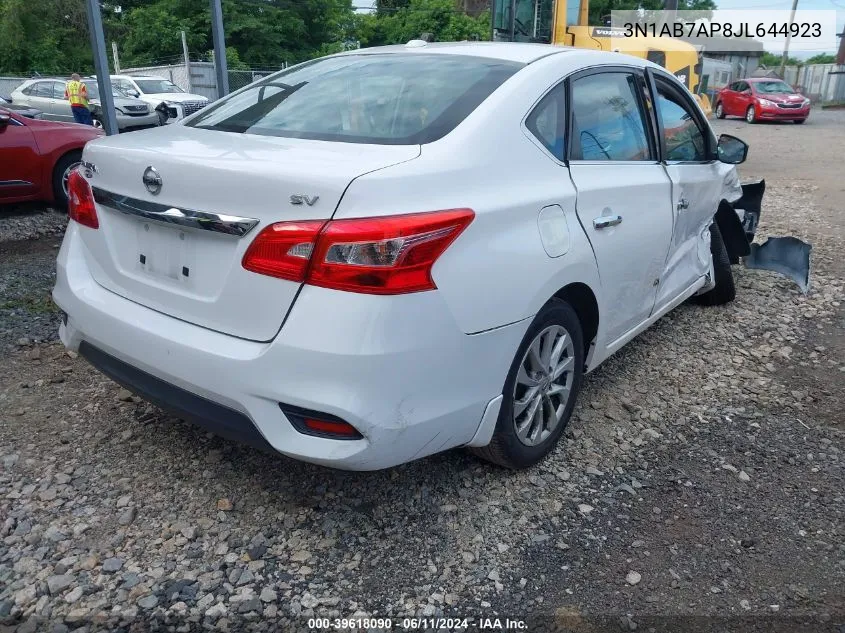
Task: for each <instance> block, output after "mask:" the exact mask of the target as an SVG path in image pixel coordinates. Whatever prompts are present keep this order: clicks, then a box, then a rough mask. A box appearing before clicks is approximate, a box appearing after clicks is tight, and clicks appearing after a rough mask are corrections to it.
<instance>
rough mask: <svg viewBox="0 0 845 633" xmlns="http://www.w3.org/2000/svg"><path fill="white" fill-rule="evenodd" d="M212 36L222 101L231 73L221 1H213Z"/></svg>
mask: <svg viewBox="0 0 845 633" xmlns="http://www.w3.org/2000/svg"><path fill="white" fill-rule="evenodd" d="M89 1H90V0H89ZM211 36H212V37H213V38H214V71H215V73H216V75H217V98H218V99H220V98H222V97H225V96H226V95H227V94H229V72H228V69H227V68H226V36H225V35H224V32H223V8H222V7H221V6H220V0H211Z"/></svg>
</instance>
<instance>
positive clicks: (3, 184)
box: [0, 180, 32, 187]
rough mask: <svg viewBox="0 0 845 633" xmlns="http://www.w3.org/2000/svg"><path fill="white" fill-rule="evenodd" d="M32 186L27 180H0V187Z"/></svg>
mask: <svg viewBox="0 0 845 633" xmlns="http://www.w3.org/2000/svg"><path fill="white" fill-rule="evenodd" d="M22 185H24V186H32V183H31V182H29V181H28V180H0V187H20V186H22Z"/></svg>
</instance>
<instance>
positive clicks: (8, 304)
mask: <svg viewBox="0 0 845 633" xmlns="http://www.w3.org/2000/svg"><path fill="white" fill-rule="evenodd" d="M0 310H26V311H27V312H32V313H35V314H54V313H56V312H59V307H58V306H57V305H56V304H55V303H53V299H51V298H50V296H49V295H48V296H46V297H24V298H22V299H12V300H10V301H4V302H3V303H0Z"/></svg>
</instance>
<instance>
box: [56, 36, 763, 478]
mask: <svg viewBox="0 0 845 633" xmlns="http://www.w3.org/2000/svg"><path fill="white" fill-rule="evenodd" d="M653 117H654V118H653ZM747 149H748V148H747V146H746V145H745V144H744V143H743V142H742V141H740V140H739V139H736V138H734V137H730V136H727V135H723V136H722V137H721V138H720V139H718V140H717V138H716V136H715V134H714V133H713V131H712V130H711V128H710V126H709V125H708V123H707V120H706V119H705V117H704V114H703V112H702V111H701V109H700V108H699V106H698V105H697V104H696V102H695V100H694V98H693V95H691V94H690V92H689V91H688V90H687V88H686V87H685V86H684V84H683V83H681V82H680V81H679V80H678V79H677V78H676V77H674V76H673V75H671V74H670V73H668V72H667V71H666V70H665V69H663V68H661V67H660V66H658V65H657V64H653V63H650V62H647V61H645V60H642V59H639V58H636V57H633V56H630V55H621V54H615V53H605V52H599V51H591V50H584V49H566V48H557V47H550V46H547V45H542V44H513V43H483V44H481V43H467V42H464V43H458V44H448V43H444V44H440V45H437V44H426V43H425V42H419V41H417V42H412V43H411V44H410V45H408V46H404V47H403V46H397V47H385V48H371V49H366V50H360V51H354V52H351V53H346V54H340V55H336V56H331V57H326V58H323V59H320V60H315V61H313V62H311V63H309V64H305V65H302V66H296V67H294V68H292V69H288V70H286V71H283V72H280V73H277V74H274V75H271V76H270V77H267V78H266V79H263V80H261V81H259V82H257V83H254V84H252V85H251V86H250V87H248V88H246V89H245V90H242V91H239V92H237V93H234V94H232V95H230V96H228V97H225V98H223V99H221V100H220V101H217V102H216V103H215V104H213V105H211V106H209V107H208V108H207V109H206V110H204V111H202V112H198V113H197V114H195V115H194V116H192V117H191V118H190V119H189V120H188V121H186V122H185V123H184V124H183V125H179V126H176V127H175V129H164V128H159V129H156V130H151V131H150V132H148V133H145V134H143V135H131V134H130V135H126V136H120V137H108V138H106V139H102V140H99V141H97V142H96V143H92V144H91V145H89V146H88V147H87V148H86V150H85V153H84V158H85V161H86V163H85V164H86V169H84V170H80V171H76V172H73V174H72V175H71V184H70V189H71V192H72V201H73V202H72V204H71V206H70V217H71V220H72V221H71V222H70V224H69V226H68V230H67V232H66V233H65V237H64V241H63V243H62V247H61V251H60V253H59V257H58V269H57V280H56V286H55V289H54V291H53V297H54V300H55V302H56V304H57V305H58V306H59V307H60V308H61V309H62V310H63V311H64V312H65V318H64V319H63V322H62V325H61V327H60V336H61V339H62V341H63V342H64V344H65V345H66V346H68V347H69V348H70V349H73V350H79V353H80V354H81V355H82V356H83V357H85V358H86V359H88V360H89V361H90V362H91V363H92V364H93V365H94V366H95V367H97V368H99V369H100V370H101V371H102V372H104V373H105V374H107V375H109V376H111V377H113V378H114V379H115V380H117V381H118V382H120V383H122V384H124V385H125V386H127V388H129V389H130V390H133V391H135V392H136V393H139V394H141V395H143V396H145V397H147V398H148V399H149V400H151V401H153V402H156V403H159V404H160V405H162V406H165V407H168V408H171V409H173V410H175V411H178V412H179V416H180V417H183V418H188V419H195V420H197V421H199V422H200V423H201V424H204V425H206V426H207V427H208V428H210V429H212V430H214V431H215V432H218V433H220V434H222V435H228V436H230V437H235V438H237V439H240V440H242V441H245V442H251V443H254V444H257V445H260V446H263V447H265V448H271V449H274V450H277V451H279V452H281V453H283V454H286V455H289V456H291V457H295V458H298V459H303V460H307V461H311V462H316V463H320V464H326V465H329V466H334V467H340V468H347V469H356V470H373V469H378V468H385V467H388V466H393V465H396V464H399V463H402V462H406V461H409V460H412V459H416V458H419V457H423V456H425V455H430V454H432V453H436V452H438V451H443V450H446V449H449V448H453V447H458V446H468V447H472V448H473V449H474V450H476V451H477V452H478V454H480V455H481V456H483V457H485V458H486V459H489V460H491V461H493V462H496V463H498V464H502V465H505V466H508V467H512V468H523V467H527V466H530V465H532V464H535V463H537V462H538V461H540V460H541V459H542V458H543V457H544V456H545V455H547V454H548V453H549V452H550V451H551V450H553V448H554V446H555V445H556V443H557V441H558V439H559V438H560V437H561V435H562V433H563V431H564V428H565V426H566V424H567V422H568V420H569V418H570V415H571V413H572V410H573V407H574V405H575V400H576V397H577V394H578V390H579V388H580V386H581V381H582V377H583V374H584V373H585V372H586V371H590V370H592V369H594V368H595V367H597V366H599V365H600V364H601V363H602V362H603V361H604V360H605V359H607V358H608V357H609V356H610V355H611V354H613V353H614V352H616V351H617V350H619V349H620V348H621V347H622V346H623V345H625V344H626V343H627V342H628V341H630V340H631V339H633V338H634V337H635V336H637V335H638V334H639V333H640V332H642V331H643V330H645V329H646V328H647V327H649V326H650V325H651V324H653V323H654V322H656V321H657V320H658V319H660V318H661V317H662V316H663V315H664V314H666V313H667V312H669V311H670V310H672V309H673V308H674V307H676V306H677V305H679V304H680V303H681V302H683V301H685V300H686V299H689V298H692V297H694V298H695V299H696V300H697V301H699V302H700V303H703V304H705V305H716V304H723V303H727V302H729V301H731V300H732V299H733V298H734V294H735V287H734V282H733V276H732V272H731V261H736V259H737V258H738V256H740V255H744V254H747V250H748V242H747V238H746V233H745V231H744V229H743V226H742V224H741V223H740V220H739V217H738V214H737V213H736V211H735V209H734V207H733V206H731V203H732V202H733V201H735V200H738V199H741V198H740V197H741V195H742V193H743V189H742V187H741V186H740V184H739V180H738V177H737V173H736V168H735V164H737V163H740V162H742V161H743V160H744V159H745V156H746V153H747ZM761 195H762V194H761ZM743 208H744V207H743ZM717 210H718V212H717ZM743 249H744V250H743ZM705 358H706V353H705V352H703V353H702V359H703V360H704V359H705Z"/></svg>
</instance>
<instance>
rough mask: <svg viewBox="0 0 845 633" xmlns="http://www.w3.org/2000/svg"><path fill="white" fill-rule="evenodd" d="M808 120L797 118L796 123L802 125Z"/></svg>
mask: <svg viewBox="0 0 845 633" xmlns="http://www.w3.org/2000/svg"><path fill="white" fill-rule="evenodd" d="M806 121H807V119H795V123H797V124H798V125H801V124H802V123H805V122H806Z"/></svg>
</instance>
